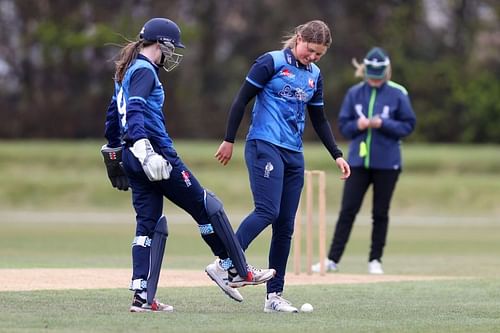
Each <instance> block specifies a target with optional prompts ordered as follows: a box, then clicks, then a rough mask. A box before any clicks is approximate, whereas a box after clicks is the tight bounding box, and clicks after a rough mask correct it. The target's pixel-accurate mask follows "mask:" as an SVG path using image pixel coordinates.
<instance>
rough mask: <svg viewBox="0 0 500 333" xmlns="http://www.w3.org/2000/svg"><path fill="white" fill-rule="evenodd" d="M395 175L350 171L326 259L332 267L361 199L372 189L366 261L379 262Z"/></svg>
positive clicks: (346, 237) (364, 170)
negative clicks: (371, 223)
mask: <svg viewBox="0 0 500 333" xmlns="http://www.w3.org/2000/svg"><path fill="white" fill-rule="evenodd" d="M399 174H400V170H377V169H365V168H362V167H355V168H351V176H350V177H349V178H347V179H346V181H345V184H344V192H343V195H342V206H341V209H340V213H339V217H338V220H337V225H336V227H335V231H334V235H333V240H332V243H331V246H330V251H329V254H328V258H329V259H331V260H333V261H335V262H336V263H339V262H340V259H341V258H342V254H343V253H344V250H345V247H346V244H347V242H348V240H349V236H350V235H351V230H352V226H353V224H354V220H355V218H356V215H357V214H358V212H359V209H360V208H361V205H362V203H363V198H364V196H365V194H366V191H367V190H368V187H369V186H370V185H373V202H372V220H373V226H372V236H371V247H370V254H369V257H368V258H369V261H371V260H374V259H377V260H381V258H382V255H383V252H384V247H385V242H386V238H387V229H388V225H389V208H390V203H391V198H392V194H393V192H394V189H395V188H396V183H397V181H398V178H399Z"/></svg>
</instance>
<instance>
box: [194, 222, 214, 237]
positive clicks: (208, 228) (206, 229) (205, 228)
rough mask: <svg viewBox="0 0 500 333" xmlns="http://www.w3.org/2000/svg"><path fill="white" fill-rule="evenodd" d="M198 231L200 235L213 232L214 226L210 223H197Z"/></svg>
mask: <svg viewBox="0 0 500 333" xmlns="http://www.w3.org/2000/svg"><path fill="white" fill-rule="evenodd" d="M198 228H200V233H201V234H202V235H210V234H213V233H214V227H213V226H212V225H211V224H199V225H198Z"/></svg>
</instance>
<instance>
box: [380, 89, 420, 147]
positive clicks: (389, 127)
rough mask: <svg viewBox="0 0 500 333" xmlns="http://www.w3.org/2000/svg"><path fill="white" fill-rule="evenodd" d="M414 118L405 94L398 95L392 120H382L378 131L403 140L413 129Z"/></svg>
mask: <svg viewBox="0 0 500 333" xmlns="http://www.w3.org/2000/svg"><path fill="white" fill-rule="evenodd" d="M415 124H416V116H415V113H414V112H413V108H412V106H411V102H410V99H409V97H408V95H407V94H403V93H401V94H400V98H399V108H398V112H397V113H396V117H395V118H394V119H390V118H388V119H384V120H383V121H382V127H380V131H382V132H383V133H385V134H386V135H390V136H392V137H394V138H397V139H399V138H404V137H406V136H408V135H410V134H411V133H412V132H413V130H414V129H415Z"/></svg>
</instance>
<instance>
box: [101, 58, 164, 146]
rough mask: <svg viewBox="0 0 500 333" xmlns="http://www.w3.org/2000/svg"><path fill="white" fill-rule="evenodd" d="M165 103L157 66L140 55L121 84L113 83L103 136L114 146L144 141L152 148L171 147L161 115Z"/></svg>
mask: <svg viewBox="0 0 500 333" xmlns="http://www.w3.org/2000/svg"><path fill="white" fill-rule="evenodd" d="M164 100H165V93H164V90H163V86H162V84H161V82H160V79H159V77H158V66H156V65H154V64H153V63H151V62H150V61H149V60H148V59H147V58H146V57H144V56H142V55H139V56H138V57H137V59H136V60H135V61H134V62H132V63H131V65H130V67H129V68H128V69H127V71H126V72H125V76H124V78H123V81H122V82H121V83H118V82H115V92H114V95H113V98H112V100H111V103H110V105H109V107H108V111H107V115H106V128H105V137H106V138H107V139H108V142H109V146H111V147H117V146H119V145H120V143H121V141H122V140H123V141H125V142H127V143H129V144H133V143H134V142H135V141H137V140H139V139H143V138H147V139H149V140H150V142H151V144H152V145H153V146H154V147H159V148H166V147H172V146H173V143H172V139H171V138H170V137H169V135H168V133H167V130H166V125H165V118H164V115H163V102H164Z"/></svg>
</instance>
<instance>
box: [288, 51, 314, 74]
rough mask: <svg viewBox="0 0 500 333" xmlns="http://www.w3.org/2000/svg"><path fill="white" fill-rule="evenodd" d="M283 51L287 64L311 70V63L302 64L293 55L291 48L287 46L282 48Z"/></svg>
mask: <svg viewBox="0 0 500 333" xmlns="http://www.w3.org/2000/svg"><path fill="white" fill-rule="evenodd" d="M283 52H284V53H285V60H286V62H287V63H288V64H289V65H292V66H295V67H297V68H299V69H305V70H308V71H309V72H312V66H311V64H309V65H302V64H301V63H300V61H298V60H297V59H296V58H295V56H294V55H293V52H292V49H291V48H289V47H287V48H286V49H284V50H283Z"/></svg>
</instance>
